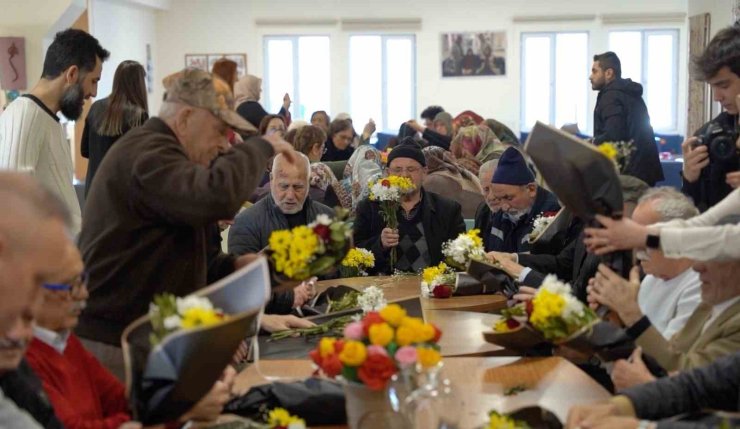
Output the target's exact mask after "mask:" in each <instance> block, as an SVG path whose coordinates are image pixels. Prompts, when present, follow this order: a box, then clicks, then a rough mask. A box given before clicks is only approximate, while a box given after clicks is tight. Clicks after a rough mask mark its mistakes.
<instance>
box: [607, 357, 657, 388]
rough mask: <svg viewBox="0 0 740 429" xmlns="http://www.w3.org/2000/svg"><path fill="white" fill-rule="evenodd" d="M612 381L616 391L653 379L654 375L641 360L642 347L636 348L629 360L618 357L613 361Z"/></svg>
mask: <svg viewBox="0 0 740 429" xmlns="http://www.w3.org/2000/svg"><path fill="white" fill-rule="evenodd" d="M612 381H613V382H614V388H615V389H616V390H617V391H620V390H623V389H626V388H628V387H632V386H637V385H638V384H644V383H650V382H651V381H655V376H654V375H653V374H652V373H651V372H650V370H649V369H648V368H647V366H646V365H645V362H644V361H643V360H642V348H640V347H638V348H636V349H635V351H634V352H632V355H631V356H630V358H629V360H624V359H620V360H618V361H616V362H615V363H614V369H612Z"/></svg>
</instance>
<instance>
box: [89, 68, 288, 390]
mask: <svg viewBox="0 0 740 429" xmlns="http://www.w3.org/2000/svg"><path fill="white" fill-rule="evenodd" d="M165 86H166V88H165V89H166V91H167V93H166V97H165V100H164V102H163V104H162V108H161V109H160V111H159V115H158V116H157V117H152V118H150V119H149V120H148V121H147V122H146V123H145V124H144V125H143V126H141V127H139V128H137V129H136V130H133V131H131V132H129V133H128V134H126V135H125V136H124V137H122V138H121V140H120V143H121V144H120V145H119V144H117V145H116V146H114V147H113V149H111V151H110V152H109V153H108V156H106V157H105V159H104V160H103V162H102V163H101V164H100V167H99V170H98V173H97V175H96V177H95V182H94V184H93V186H92V187H91V189H90V193H89V195H88V197H87V203H86V205H85V223H84V225H83V228H82V232H81V234H80V249H81V251H82V255H83V259H84V262H85V266H86V267H87V271H88V275H89V277H88V279H89V280H88V289H89V292H90V297H89V300H88V307H87V310H86V312H85V313H84V314H83V315H82V317H81V319H80V324H79V326H78V328H77V333H78V335H79V336H80V337H82V339H83V340H86V342H85V345H86V347H87V348H88V350H90V351H91V352H93V354H95V355H96V356H97V357H98V358H99V360H101V361H102V362H103V363H104V364H105V365H106V366H107V367H108V368H109V369H111V370H112V371H113V372H114V374H116V375H119V376H120V375H121V374H122V371H121V370H122V363H123V362H122V354H121V350H120V348H119V347H120V338H121V333H122V332H123V330H124V328H125V327H126V326H127V325H128V324H129V323H130V322H132V321H133V320H135V319H136V318H138V317H140V316H142V315H144V314H146V313H147V311H148V308H149V304H150V303H151V302H152V299H153V297H154V295H155V294H160V293H163V292H169V293H172V294H174V295H176V296H184V295H187V294H190V293H192V292H194V291H196V290H198V289H200V288H202V287H205V286H206V282H207V280H206V274H207V270H208V269H209V268H210V269H215V268H214V267H218V268H217V269H219V270H223V271H224V272H229V271H233V270H234V269H235V268H237V267H241V266H243V265H245V264H246V263H247V262H248V261H249V260H251V259H252V258H253V256H250V255H245V256H244V257H241V258H239V259H236V258H234V257H233V256H229V255H223V254H219V255H215V256H210V257H209V253H208V245H207V239H206V236H207V235H206V234H207V228H208V227H209V226H210V225H213V224H214V223H215V222H217V221H218V220H220V219H231V218H233V217H234V215H235V214H236V212H237V211H238V210H239V208H240V207H241V205H242V203H243V202H244V201H246V200H247V199H248V198H249V196H250V195H251V193H252V192H253V191H254V188H255V187H256V186H257V184H258V183H259V180H260V178H261V177H262V172H263V170H264V166H265V165H266V164H267V160H268V159H269V158H270V157H271V156H273V155H274V154H275V153H283V154H284V155H286V157H287V158H288V159H290V160H293V159H294V156H293V155H294V152H293V150H292V147H291V146H290V145H289V144H288V143H286V142H285V141H283V140H282V138H280V137H279V136H270V137H267V138H259V137H253V138H250V139H248V140H247V141H246V142H244V143H240V144H236V145H234V146H233V147H229V144H228V142H227V137H226V135H227V131H228V130H229V129H234V130H236V131H242V132H250V131H254V127H253V126H252V125H251V124H249V123H247V122H246V121H245V120H244V119H242V118H241V116H239V115H238V114H237V113H236V112H235V111H234V110H233V97H232V95H231V91H230V89H229V86H228V85H227V84H226V83H225V82H223V81H222V80H220V79H218V78H214V77H212V76H211V74H209V73H207V72H204V71H200V70H195V69H187V70H185V71H183V72H182V73H179V74H177V75H175V76H172V77H170V78H169V79H168V81H167V82H165ZM214 258H218V259H219V260H218V261H214V260H213V259H214Z"/></svg>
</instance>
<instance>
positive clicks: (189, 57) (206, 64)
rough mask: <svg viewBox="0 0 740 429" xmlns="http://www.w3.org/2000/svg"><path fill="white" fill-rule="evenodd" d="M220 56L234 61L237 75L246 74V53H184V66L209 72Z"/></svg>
mask: <svg viewBox="0 0 740 429" xmlns="http://www.w3.org/2000/svg"><path fill="white" fill-rule="evenodd" d="M222 58H226V59H229V60H231V61H234V62H235V63H236V74H237V77H242V76H244V75H245V74H247V54H185V67H192V68H196V69H200V70H205V71H207V72H210V71H211V70H213V63H215V62H216V61H218V60H220V59H222Z"/></svg>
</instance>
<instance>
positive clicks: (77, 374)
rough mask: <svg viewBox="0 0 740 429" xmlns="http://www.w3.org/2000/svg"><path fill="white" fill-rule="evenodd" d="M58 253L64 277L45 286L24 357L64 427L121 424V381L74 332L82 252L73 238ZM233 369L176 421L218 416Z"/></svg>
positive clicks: (82, 287) (81, 302)
mask: <svg viewBox="0 0 740 429" xmlns="http://www.w3.org/2000/svg"><path fill="white" fill-rule="evenodd" d="M62 257H63V258H65V259H66V260H68V261H69V263H67V264H65V269H64V272H60V273H59V278H60V279H67V280H64V281H63V282H61V283H58V284H45V285H44V286H43V290H42V292H41V296H40V298H39V304H38V306H37V308H36V312H35V314H34V316H35V318H36V325H35V326H34V328H33V330H34V338H33V340H31V343H30V344H29V346H28V352H27V355H26V358H27V359H28V363H29V365H30V366H31V368H32V369H33V371H34V372H35V373H36V374H37V375H38V377H39V378H40V379H41V381H42V383H43V386H44V390H45V391H46V394H47V395H48V397H49V400H50V401H51V403H52V405H53V406H54V411H55V413H56V415H57V417H58V418H59V420H61V422H62V424H63V425H64V427H65V428H67V429H75V428H80V429H82V428H84V429H95V428H101V429H102V428H105V429H107V428H119V427H121V425H123V424H124V423H126V422H130V421H131V414H130V412H129V409H128V401H127V400H126V394H125V388H124V385H123V384H122V383H121V382H120V381H118V379H117V378H116V377H115V376H113V374H111V373H110V372H109V371H108V370H107V369H105V367H103V365H102V364H101V363H100V362H99V361H98V360H97V359H96V358H95V357H94V356H93V355H92V354H90V352H88V351H87V350H85V348H84V347H83V345H82V343H81V342H80V339H79V338H78V337H77V336H76V335H75V334H74V333H73V332H72V329H74V327H75V326H76V325H77V322H78V318H79V316H80V313H81V312H82V310H83V309H84V307H85V300H86V299H87V297H88V293H87V285H86V284H85V274H84V272H83V265H82V258H81V256H80V253H79V251H78V250H77V248H76V247H74V246H73V245H72V244H71V243H70V245H69V246H68V248H67V250H66V251H65V253H64V255H62ZM234 375H235V373H234V370H233V368H231V367H228V368H227V370H226V371H224V377H223V379H222V380H220V381H217V382H216V383H215V384H214V386H213V388H212V389H211V391H210V392H209V393H208V394H207V395H206V396H205V397H204V398H203V399H202V400H201V401H200V402H199V403H198V404H196V405H195V407H193V408H192V409H191V410H190V411H189V412H187V413H186V414H185V415H183V416H182V417H181V418H180V419H179V422H180V423H185V422H187V421H189V420H214V419H216V418H217V417H218V416H219V414H220V413H221V410H222V408H223V405H224V404H225V403H226V402H227V401H228V400H229V394H230V391H231V385H232V382H233V378H234ZM128 427H138V425H137V426H131V425H129V426H128Z"/></svg>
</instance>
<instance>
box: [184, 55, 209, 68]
mask: <svg viewBox="0 0 740 429" xmlns="http://www.w3.org/2000/svg"><path fill="white" fill-rule="evenodd" d="M190 67H192V68H196V69H200V70H205V71H209V70H211V69H210V68H208V55H206V54H185V68H190Z"/></svg>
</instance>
